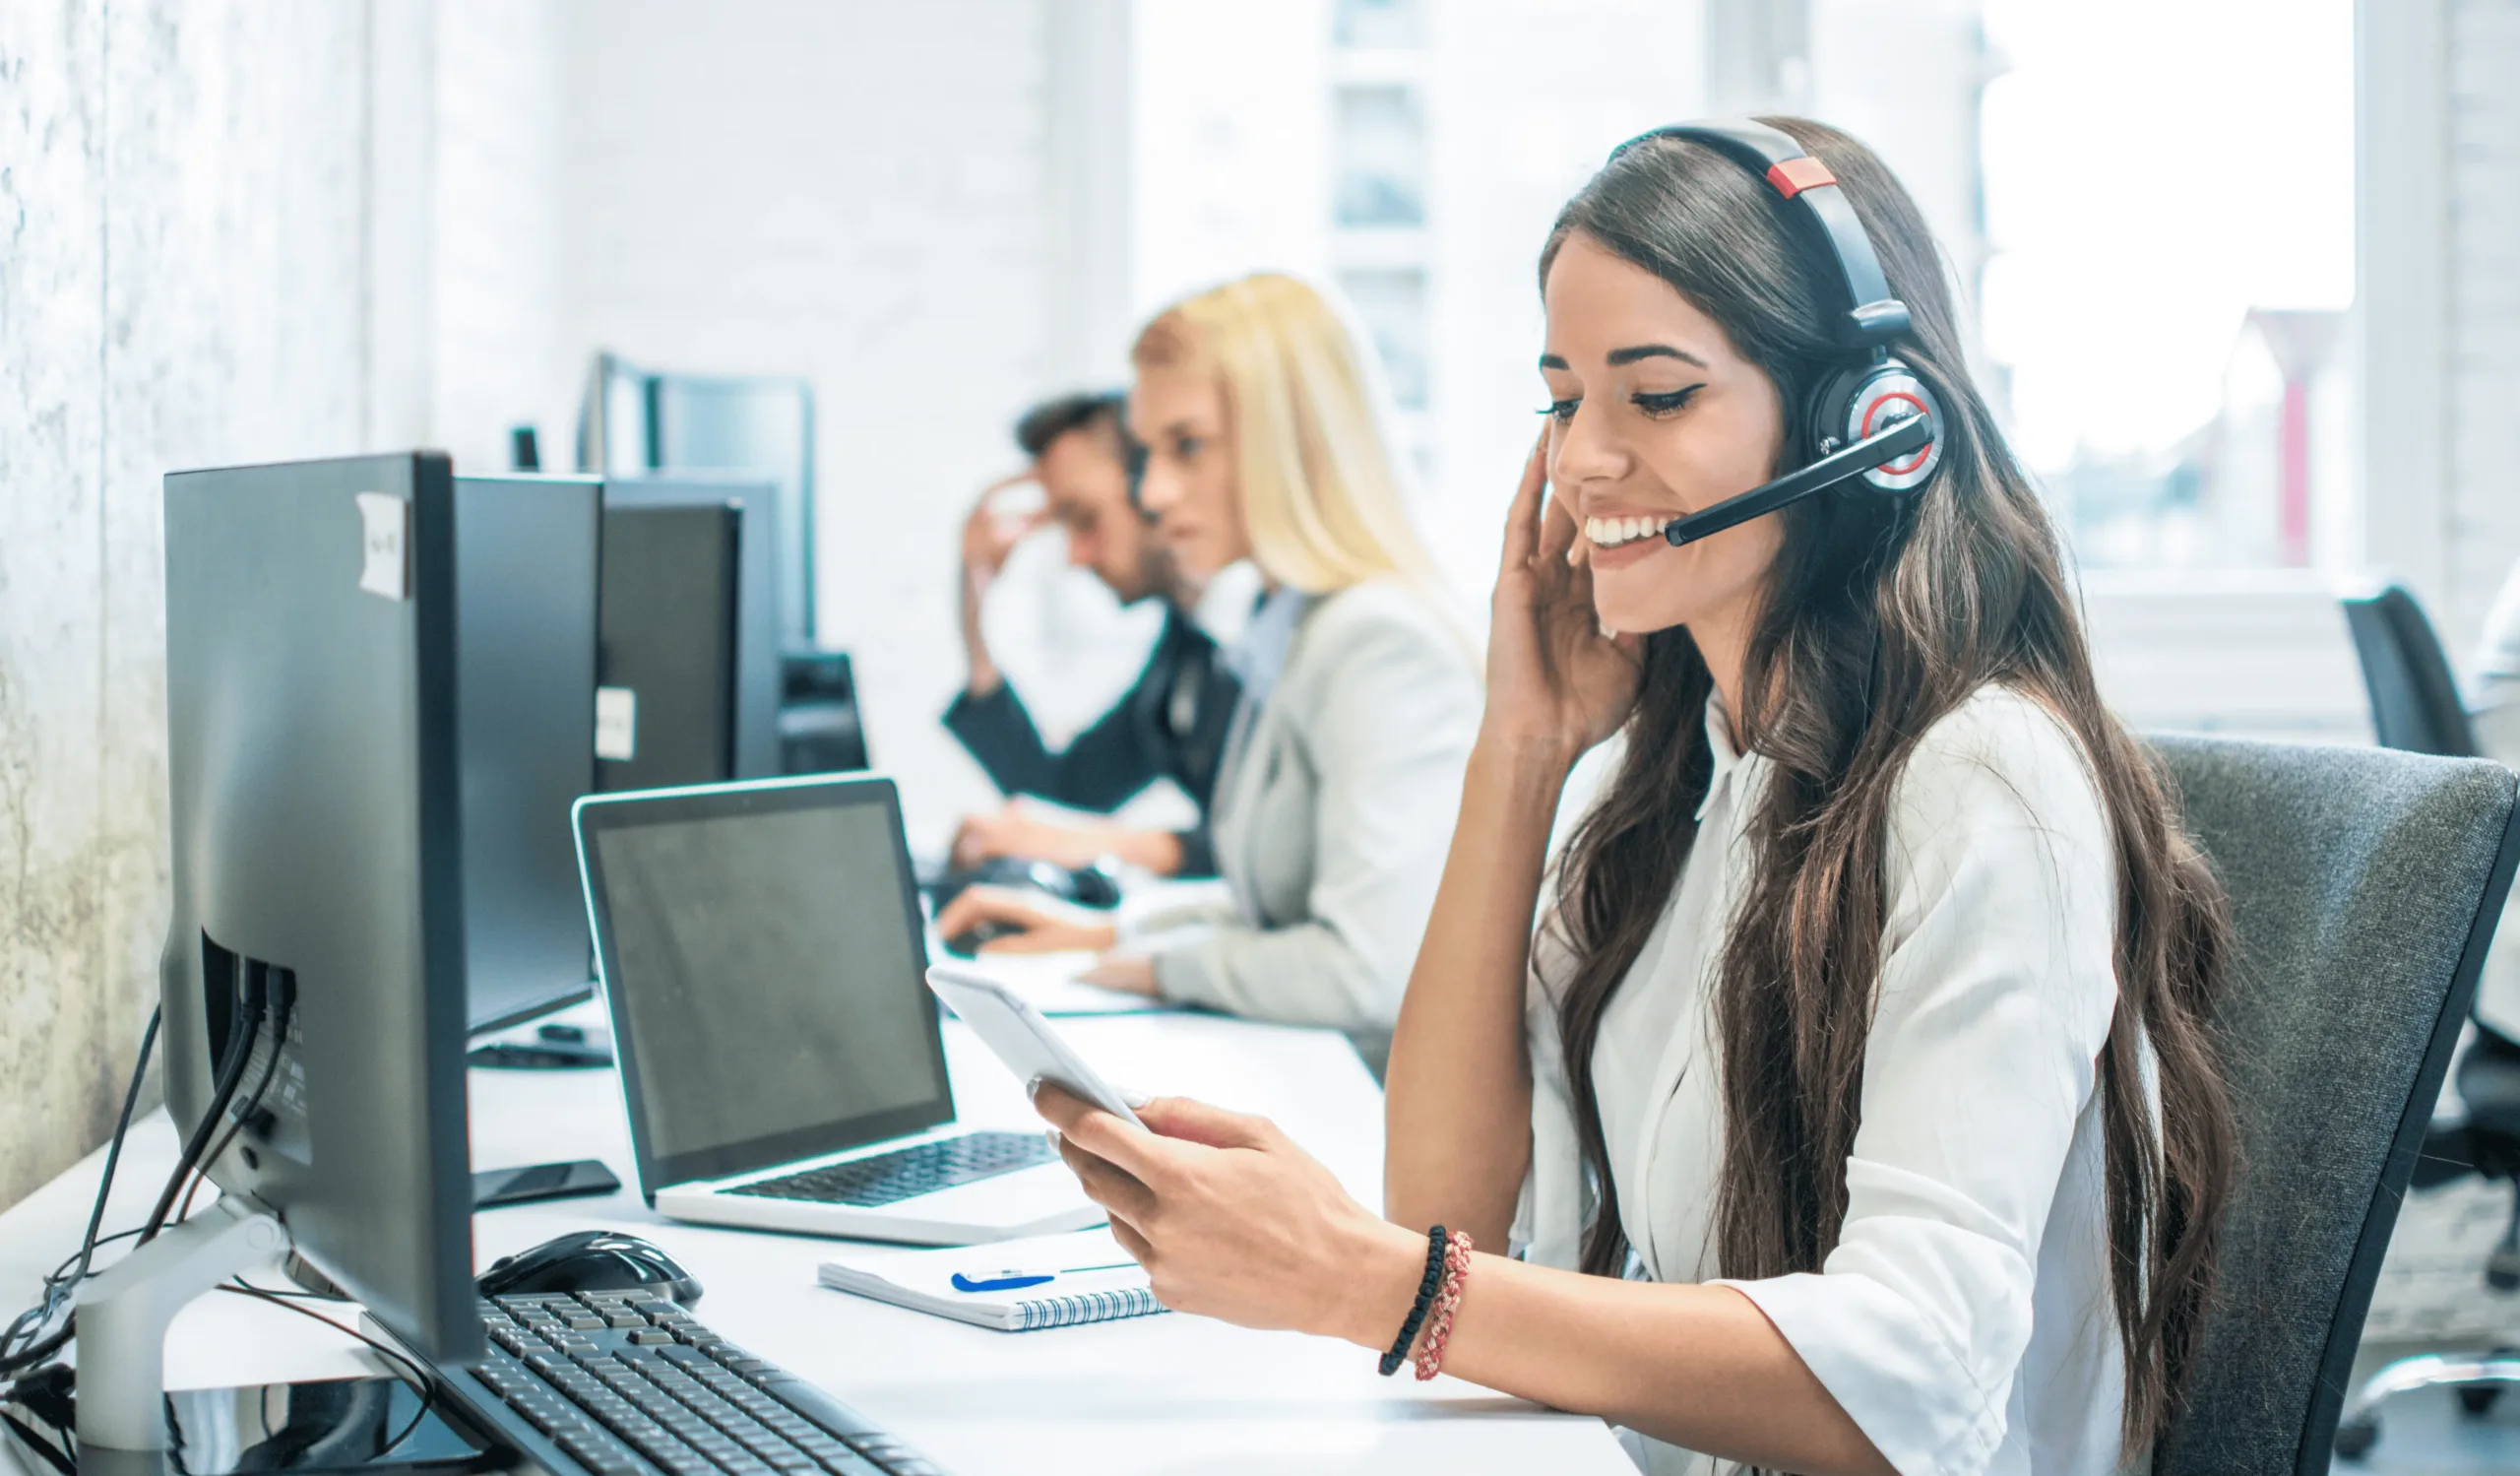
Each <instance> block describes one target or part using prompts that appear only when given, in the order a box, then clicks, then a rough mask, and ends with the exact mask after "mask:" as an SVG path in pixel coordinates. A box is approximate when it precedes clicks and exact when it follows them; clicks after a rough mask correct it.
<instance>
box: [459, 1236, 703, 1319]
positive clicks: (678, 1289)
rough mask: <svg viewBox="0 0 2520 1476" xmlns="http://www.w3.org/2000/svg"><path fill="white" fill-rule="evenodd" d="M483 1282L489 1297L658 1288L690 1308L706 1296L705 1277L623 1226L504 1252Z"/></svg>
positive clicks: (482, 1278) (481, 1283) (484, 1289)
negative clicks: (702, 1280) (702, 1283)
mask: <svg viewBox="0 0 2520 1476" xmlns="http://www.w3.org/2000/svg"><path fill="white" fill-rule="evenodd" d="M479 1285H480V1288H481V1295H482V1296H484V1297H515V1296H532V1295H535V1294H536V1293H547V1292H623V1291H629V1290H632V1289H634V1288H637V1287H643V1286H652V1287H656V1288H658V1289H659V1290H661V1291H662V1292H664V1293H665V1294H666V1295H667V1296H670V1297H671V1298H673V1299H674V1300H675V1301H676V1302H679V1303H681V1304H682V1305H683V1306H685V1307H689V1306H691V1305H693V1304H694V1303H697V1302H698V1301H699V1300H700V1278H699V1277H697V1276H694V1275H692V1274H691V1273H690V1272H689V1271H686V1270H684V1269H683V1268H682V1264H681V1263H680V1262H679V1261H676V1260H675V1259H674V1258H673V1257H672V1256H670V1255H667V1254H666V1253H664V1251H661V1250H659V1249H657V1248H656V1247H655V1246H652V1245H650V1244H648V1243H647V1242H646V1241H643V1240H641V1239H639V1238H638V1237H637V1236H635V1235H624V1234H622V1233H621V1232H620V1231H618V1230H581V1231H578V1232H577V1233H575V1234H573V1235H564V1236H561V1237H559V1238H557V1239H555V1240H548V1241H544V1242H543V1243H542V1244H541V1245H539V1246H536V1247H535V1248H534V1249H533V1250H531V1251H518V1252H517V1253H516V1254H514V1255H502V1256H500V1257H499V1258H498V1259H497V1260H494V1261H492V1262H490V1269H488V1270H486V1271H483V1272H482V1273H481V1276H480V1280H479Z"/></svg>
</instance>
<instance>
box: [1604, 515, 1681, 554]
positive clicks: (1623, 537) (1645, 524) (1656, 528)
mask: <svg viewBox="0 0 2520 1476" xmlns="http://www.w3.org/2000/svg"><path fill="white" fill-rule="evenodd" d="M1669 526H1670V519H1669V518H1586V519H1585V520H1584V537H1585V538H1587V539H1589V540H1591V541H1592V545H1593V546H1594V547H1596V548H1616V547H1619V546H1621V545H1626V544H1633V543H1635V542H1637V541H1638V540H1640V539H1649V538H1661V537H1662V536H1663V530H1664V529H1665V528H1667V527H1669Z"/></svg>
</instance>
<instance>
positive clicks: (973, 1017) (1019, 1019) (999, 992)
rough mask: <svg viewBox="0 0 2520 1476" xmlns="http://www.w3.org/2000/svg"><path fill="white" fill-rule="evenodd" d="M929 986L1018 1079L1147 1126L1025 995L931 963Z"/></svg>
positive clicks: (984, 977) (971, 973) (981, 977)
mask: <svg viewBox="0 0 2520 1476" xmlns="http://www.w3.org/2000/svg"><path fill="white" fill-rule="evenodd" d="M927 987H928V988H929V989H930V990H933V991H935V993H936V997H937V998H939V999H942V1000H944V1001H945V1003H946V1004H947V1005H948V1006H949V1007H951V1008H952V1009H953V1011H954V1013H956V1014H957V1015H960V1016H962V1019H963V1023H964V1024H966V1025H969V1026H971V1027H972V1034H974V1035H977V1036H978V1037H979V1038H980V1044H982V1045H984V1046H986V1047H988V1049H989V1051H990V1052H991V1053H992V1054H994V1055H995V1056H996V1057H997V1059H999V1060H1002V1061H1004V1062H1006V1068H1007V1069H1008V1070H1010V1071H1013V1072H1014V1073H1015V1077H1016V1079H1017V1080H1019V1081H1022V1082H1024V1083H1025V1084H1026V1085H1027V1086H1030V1085H1031V1084H1032V1083H1034V1082H1036V1081H1046V1082H1049V1083H1050V1084H1051V1085H1053V1086H1057V1087H1061V1088H1064V1089H1065V1090H1066V1091H1067V1092H1069V1093H1070V1094H1071V1095H1073V1096H1076V1097H1078V1098H1080V1099H1082V1100H1084V1101H1087V1102H1091V1103H1093V1104H1094V1105H1095V1106H1096V1107H1099V1108H1101V1109H1103V1111H1104V1112H1107V1113H1109V1114H1110V1115H1111V1116H1113V1117H1115V1118H1118V1119H1120V1120H1121V1121H1123V1122H1125V1123H1131V1124H1132V1125H1135V1126H1139V1127H1143V1126H1145V1125H1146V1124H1145V1123H1140V1122H1138V1115H1137V1114H1136V1113H1133V1112H1131V1111H1129V1104H1128V1103H1127V1102H1125V1101H1122V1100H1121V1098H1120V1094H1119V1093H1118V1092H1117V1091H1115V1090H1113V1088H1112V1086H1111V1084H1110V1083H1109V1082H1107V1081H1104V1080H1103V1078H1102V1076H1100V1075H1099V1074H1097V1073H1096V1071H1095V1069H1094V1068H1093V1067H1092V1066H1089V1065H1087V1064H1086V1063H1085V1058H1084V1057H1082V1056H1079V1055H1077V1054H1076V1048H1075V1047H1073V1046H1070V1045H1069V1044H1068V1043H1067V1042H1066V1041H1064V1040H1062V1039H1060V1038H1059V1034H1058V1032H1057V1031H1055V1030H1052V1029H1051V1028H1050V1022H1049V1021H1048V1020H1046V1019H1044V1018H1042V1016H1041V1012H1040V1010H1038V1009H1035V1008H1034V1007H1033V1006H1032V1004H1031V1003H1030V1002H1029V1001H1027V1000H1026V999H1025V998H1024V997H1023V996H1022V995H1018V994H1016V993H1015V992H1014V991H1013V990H1011V989H1008V988H1007V987H1006V986H1005V985H1003V984H1000V983H998V982H997V981H996V980H994V979H991V978H989V977H988V976H987V975H985V974H981V973H979V972H977V971H976V970H968V969H958V968H956V967H954V966H953V965H952V964H930V965H929V966H928V969H927Z"/></svg>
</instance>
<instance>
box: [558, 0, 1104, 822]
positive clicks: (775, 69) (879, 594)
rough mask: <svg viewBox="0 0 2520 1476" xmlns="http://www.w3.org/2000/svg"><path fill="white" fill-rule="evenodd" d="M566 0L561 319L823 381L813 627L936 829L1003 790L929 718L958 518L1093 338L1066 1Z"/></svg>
mask: <svg viewBox="0 0 2520 1476" xmlns="http://www.w3.org/2000/svg"><path fill="white" fill-rule="evenodd" d="M558 11H559V20H558V23H557V29H558V51H559V58H560V70H559V82H558V86H557V89H556V96H557V98H558V111H559V128H558V144H557V149H556V158H557V172H558V176H559V181H558V193H557V200H558V216H559V219H560V222H561V226H560V255H559V259H560V260H561V261H562V262H564V263H565V264H566V270H565V274H564V277H563V280H562V282H561V283H560V285H559V293H558V296H559V302H560V311H559V318H558V328H557V334H558V338H559V340H560V342H561V343H562V344H563V345H565V346H567V348H568V350H569V352H570V353H572V354H573V355H578V356H579V357H580V361H581V362H582V361H583V355H584V354H586V353H592V352H593V351H594V350H595V349H597V348H599V347H600V348H609V349H613V350H616V351H618V352H620V353H624V354H626V355H627V356H629V357H630V358H631V359H632V360H634V361H636V362H639V363H643V364H647V365H652V366H656V367H661V368H670V369H678V370H690V371H703V372H706V371H719V372H752V373H797V374H803V375H805V376H807V377H808V378H809V379H810V380H811V381H812V383H813V386H814V391H815V412H816V417H817V424H816V439H817V450H818V464H817V466H816V469H815V476H816V480H817V482H818V487H819V493H820V496H819V502H818V505H817V511H816V515H817V518H818V521H819V530H818V532H819V537H818V539H817V548H816V555H817V567H818V578H817V591H816V599H817V608H818V612H819V613H818V619H819V625H820V631H819V634H820V637H821V640H822V642H823V643H824V644H825V645H827V646H841V647H847V648H849V649H850V650H851V651H853V652H854V653H855V655H856V664H857V671H858V673H859V676H860V680H861V683H862V692H863V697H864V708H865V715H866V720H867V724H868V728H869V740H870V743H871V745H872V748H873V752H874V756H875V759H876V761H877V763H878V764H880V765H881V766H883V767H884V768H886V769H888V770H891V771H893V772H894V773H896V774H897V775H898V776H899V777H900V778H901V780H902V783H903V788H904V794H905V800H906V803H907V805H908V807H909V809H910V811H911V818H912V825H913V831H914V837H918V838H929V837H934V836H937V835H938V834H940V833H941V830H942V828H943V826H944V825H945V823H946V822H947V820H948V819H949V818H950V816H951V814H952V813H954V812H956V811H959V810H961V809H963V808H966V807H968V806H969V805H971V804H975V803H981V802H986V801H987V800H988V798H989V797H990V794H991V792H990V791H989V790H988V789H987V788H986V786H985V784H984V783H983V782H982V781H981V780H980V779H979V777H978V775H977V769H976V768H975V767H974V766H972V765H971V764H970V762H969V761H968V759H966V758H965V757H964V756H963V755H962V753H961V751H960V749H959V748H957V747H955V746H954V745H953V743H952V742H951V740H950V739H949V738H946V737H945V736H944V735H943V733H942V732H941V731H940V730H939V729H938V728H937V726H936V719H937V715H938V714H939V713H940V712H941V711H942V710H943V709H944V707H945V704H946V702H947V701H948V699H949V698H950V696H951V694H952V692H953V691H954V690H955V689H956V688H957V687H958V686H959V685H960V683H961V680H962V675H963V668H962V656H961V650H960V646H959V644H958V643H957V641H956V639H955V635H954V629H955V625H954V619H955V614H954V611H955V606H954V588H955V586H954V569H955V563H954V559H955V552H956V548H957V530H958V528H959V526H960V522H961V519H962V517H963V515H964V513H965V511H966V510H967V509H968V506H969V504H970V501H971V498H972V497H973V495H974V494H975V493H976V492H977V489H978V488H979V487H980V486H981V485H982V484H983V483H985V482H987V481H992V480H994V479H995V478H997V477H998V476H1000V475H1002V474H1004V473H1005V472H1006V471H1008V470H1009V469H1010V468H1012V467H1013V466H1014V465H1016V464H1017V462H1018V457H1017V455H1016V452H1015V449H1014V447H1013V445H1012V444H1011V443H1010V442H1009V440H1008V435H1007V431H1008V426H1009V425H1010V423H1011V422H1012V420H1013V417H1015V415H1016V414H1017V413H1019V412H1020V411H1021V410H1022V409H1023V408H1024V406H1025V405H1026V404H1027V403H1029V402H1030V401H1031V400H1033V399H1034V398H1035V397H1037V396H1039V395H1040V394H1042V393H1045V392H1047V391H1050V390H1053V389H1057V388H1064V387H1065V386H1064V385H1062V384H1060V383H1059V382H1058V380H1059V376H1060V373H1061V371H1063V370H1065V369H1067V368H1068V366H1069V364H1072V363H1073V361H1074V356H1075V354H1076V353H1077V351H1074V350H1073V349H1071V350H1069V351H1068V352H1067V353H1062V354H1060V355H1059V356H1060V357H1061V358H1063V359H1067V360H1068V363H1062V364H1058V365H1055V366H1054V364H1053V362H1052V357H1053V354H1052V338H1051V335H1052V319H1051V312H1050V291H1049V286H1048V274H1047V269H1046V267H1045V265H1044V262H1045V255H1046V252H1047V248H1048V245H1049V243H1050V241H1051V239H1052V230H1051V224H1050V223H1051V219H1052V218H1051V202H1050V201H1049V199H1048V194H1047V187H1046V184H1045V177H1046V174H1045V171H1046V163H1047V151H1048V147H1049V143H1048V135H1047V131H1046V128H1045V124H1044V113H1045V98H1046V96H1047V92H1048V82H1049V79H1048V72H1047V62H1046V56H1047V40H1048V36H1047V29H1046V6H1045V4H1044V3H1042V0H929V3H922V4H919V5H911V6H867V5H829V4H823V3H819V0H747V3H744V4H740V5H689V4H684V3H679V0H563V3H561V4H560V5H559V7H558ZM1113 356H1114V358H1116V354H1114V355H1113ZM546 438H547V432H546ZM1089 604H1090V601H1089ZM1019 676H1020V673H1019Z"/></svg>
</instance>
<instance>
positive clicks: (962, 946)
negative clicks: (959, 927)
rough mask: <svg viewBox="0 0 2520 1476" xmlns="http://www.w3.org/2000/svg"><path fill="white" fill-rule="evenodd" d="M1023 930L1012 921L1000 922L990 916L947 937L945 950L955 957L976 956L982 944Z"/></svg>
mask: <svg viewBox="0 0 2520 1476" xmlns="http://www.w3.org/2000/svg"><path fill="white" fill-rule="evenodd" d="M1022 931H1024V930H1023V929H1021V928H1018V927H1016V926H1015V925H1014V924H1012V923H1000V922H998V921H997V920H996V919H994V918H992V919H989V920H988V921H986V922H981V923H975V924H973V925H972V926H971V927H969V928H966V929H964V930H963V931H960V932H958V933H956V934H954V935H953V936H952V937H949V938H947V939H946V940H945V951H946V952H948V953H951V954H953V955H954V956H955V957H957V958H977V957H978V956H979V951H980V948H981V946H982V945H984V944H987V943H992V942H995V941H996V940H997V939H999V938H1002V937H1013V936H1015V935H1016V934H1017V933H1019V932H1022Z"/></svg>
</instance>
